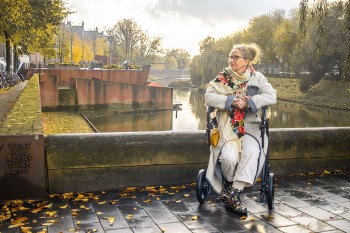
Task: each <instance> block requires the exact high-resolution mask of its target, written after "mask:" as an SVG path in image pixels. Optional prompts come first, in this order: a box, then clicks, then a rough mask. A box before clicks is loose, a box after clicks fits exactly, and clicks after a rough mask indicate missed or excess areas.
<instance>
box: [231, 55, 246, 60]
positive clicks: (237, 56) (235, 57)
mask: <svg viewBox="0 0 350 233" xmlns="http://www.w3.org/2000/svg"><path fill="white" fill-rule="evenodd" d="M240 58H243V59H245V58H244V57H242V56H239V55H232V56H229V57H228V59H232V60H234V61H238V60H239V59H240Z"/></svg>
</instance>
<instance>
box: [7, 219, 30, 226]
mask: <svg viewBox="0 0 350 233" xmlns="http://www.w3.org/2000/svg"><path fill="white" fill-rule="evenodd" d="M28 220H29V219H28V218H27V217H17V218H15V219H11V225H10V226H9V228H14V227H20V226H24V225H26V224H28Z"/></svg>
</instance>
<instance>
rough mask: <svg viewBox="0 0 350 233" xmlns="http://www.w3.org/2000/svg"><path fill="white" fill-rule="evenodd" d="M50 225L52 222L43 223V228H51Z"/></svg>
mask: <svg viewBox="0 0 350 233" xmlns="http://www.w3.org/2000/svg"><path fill="white" fill-rule="evenodd" d="M51 225H52V222H46V223H43V226H51Z"/></svg>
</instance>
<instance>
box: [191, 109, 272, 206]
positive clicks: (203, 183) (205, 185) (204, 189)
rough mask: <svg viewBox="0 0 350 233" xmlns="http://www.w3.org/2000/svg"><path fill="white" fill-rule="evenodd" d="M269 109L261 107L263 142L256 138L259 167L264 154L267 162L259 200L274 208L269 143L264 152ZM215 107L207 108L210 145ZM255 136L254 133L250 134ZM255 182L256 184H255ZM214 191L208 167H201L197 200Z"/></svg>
mask: <svg viewBox="0 0 350 233" xmlns="http://www.w3.org/2000/svg"><path fill="white" fill-rule="evenodd" d="M267 109H268V107H267V106H265V107H263V108H262V109H261V123H260V127H259V128H260V132H261V134H260V135H261V136H260V137H261V144H260V143H259V141H258V139H257V138H255V137H254V138H255V139H256V140H257V142H258V144H259V146H260V156H259V161H258V168H259V166H260V158H261V157H262V156H265V162H264V165H263V167H262V170H261V187H260V195H259V202H260V203H266V202H267V204H268V207H269V209H270V210H271V209H273V205H274V195H275V185H274V174H273V173H272V172H271V171H270V164H269V159H270V153H269V146H268V145H267V150H266V151H267V152H266V154H265V153H264V148H265V146H266V145H265V144H267V143H265V140H264V138H265V137H264V135H265V134H266V136H267V138H268V137H269V119H268V118H267ZM214 110H215V109H214V108H213V107H210V106H209V107H208V110H207V129H206V136H207V137H208V143H209V146H210V132H211V130H212V129H213V128H214V126H215V125H217V123H216V118H215V117H214V118H212V117H211V114H210V113H211V112H213V111H214ZM246 135H249V133H246ZM250 136H252V137H253V135H250ZM258 172H259V169H257V173H258ZM257 176H258V174H256V175H255V183H256V181H257ZM255 183H254V185H255ZM211 192H212V187H211V185H210V183H209V182H208V180H207V179H206V169H201V170H200V171H199V172H198V175H197V186H196V195H197V200H198V202H199V203H200V204H203V203H205V201H206V199H207V197H208V195H210V194H211Z"/></svg>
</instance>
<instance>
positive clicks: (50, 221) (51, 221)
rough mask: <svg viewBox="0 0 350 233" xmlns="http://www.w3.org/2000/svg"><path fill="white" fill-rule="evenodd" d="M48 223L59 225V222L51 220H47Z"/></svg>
mask: <svg viewBox="0 0 350 233" xmlns="http://www.w3.org/2000/svg"><path fill="white" fill-rule="evenodd" d="M47 222H49V223H58V220H55V219H50V220H47Z"/></svg>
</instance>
